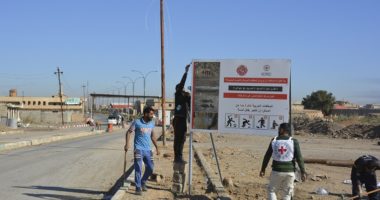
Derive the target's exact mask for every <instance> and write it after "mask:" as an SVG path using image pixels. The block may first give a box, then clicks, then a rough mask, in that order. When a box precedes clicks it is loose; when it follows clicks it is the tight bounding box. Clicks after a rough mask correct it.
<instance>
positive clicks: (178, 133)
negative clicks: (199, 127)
mask: <svg viewBox="0 0 380 200" xmlns="http://www.w3.org/2000/svg"><path fill="white" fill-rule="evenodd" d="M173 127H174V161H182V160H183V157H182V152H183V146H184V144H185V141H186V132H187V122H186V118H184V117H174V119H173Z"/></svg>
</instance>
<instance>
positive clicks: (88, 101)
mask: <svg viewBox="0 0 380 200" xmlns="http://www.w3.org/2000/svg"><path fill="white" fill-rule="evenodd" d="M88 84H89V83H88V81H87V87H86V88H87V94H86V96H87V108H86V112H88V111H89V110H90V107H89V106H90V96H89V93H88V90H89V85H88Z"/></svg>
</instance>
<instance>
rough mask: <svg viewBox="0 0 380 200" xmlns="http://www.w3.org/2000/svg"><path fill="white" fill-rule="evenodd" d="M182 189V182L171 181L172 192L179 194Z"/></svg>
mask: <svg viewBox="0 0 380 200" xmlns="http://www.w3.org/2000/svg"><path fill="white" fill-rule="evenodd" d="M182 190H183V187H182V184H179V183H173V186H172V192H174V193H176V194H181V193H182Z"/></svg>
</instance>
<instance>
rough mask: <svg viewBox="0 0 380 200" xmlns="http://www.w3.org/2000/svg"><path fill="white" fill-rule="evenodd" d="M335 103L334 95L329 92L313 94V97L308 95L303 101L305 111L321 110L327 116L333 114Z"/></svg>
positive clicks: (319, 91)
mask: <svg viewBox="0 0 380 200" xmlns="http://www.w3.org/2000/svg"><path fill="white" fill-rule="evenodd" d="M334 103H335V97H334V95H333V94H332V93H331V92H327V91H325V90H318V91H316V92H312V93H311V95H307V96H306V97H304V98H303V100H302V105H304V106H305V109H317V110H321V111H322V113H323V115H325V116H327V115H330V114H331V110H332V108H333V107H334Z"/></svg>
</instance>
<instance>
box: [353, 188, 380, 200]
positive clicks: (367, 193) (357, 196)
mask: <svg viewBox="0 0 380 200" xmlns="http://www.w3.org/2000/svg"><path fill="white" fill-rule="evenodd" d="M375 192H380V188H377V189H376V190H372V191H370V192H363V195H365V196H368V195H370V194H372V193H375ZM363 195H362V196H363ZM355 198H359V195H356V196H354V197H351V198H349V199H347V200H353V199H355Z"/></svg>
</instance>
